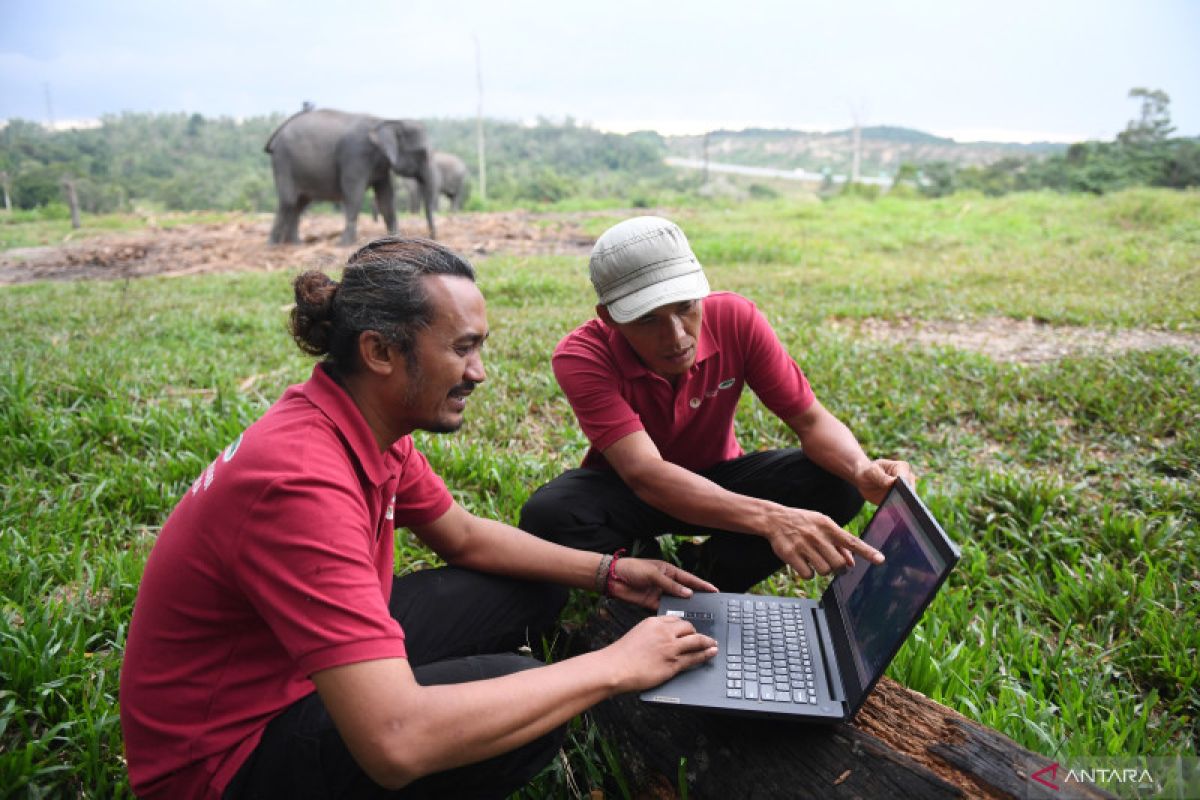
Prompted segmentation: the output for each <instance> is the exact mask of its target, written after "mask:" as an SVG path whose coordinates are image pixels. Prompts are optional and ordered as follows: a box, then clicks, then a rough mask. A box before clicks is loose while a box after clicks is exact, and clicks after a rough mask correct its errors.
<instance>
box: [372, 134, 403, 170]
mask: <svg viewBox="0 0 1200 800" xmlns="http://www.w3.org/2000/svg"><path fill="white" fill-rule="evenodd" d="M367 138H368V139H370V140H371V144H373V145H375V146H376V147H378V148H379V149H380V150H382V151H383V154H384V155H385V156H387V160H388V163H389V164H391V165H392V168H393V169H395V168H397V167H398V166H399V165H400V163H401V162H400V145H399V144H398V143H397V137H396V136H393V135H392V133H391V129H390V126H389V124H388V123H386V122H382V123H380V124H378V125H376V126H375V127H374V128H372V129H371V130H370V132H369V133H368V134H367Z"/></svg>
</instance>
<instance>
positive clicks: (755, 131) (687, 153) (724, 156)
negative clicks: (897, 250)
mask: <svg viewBox="0 0 1200 800" xmlns="http://www.w3.org/2000/svg"><path fill="white" fill-rule="evenodd" d="M704 139H705V137H704V136H702V135H700V136H670V137H665V141H666V144H667V150H668V153H669V155H672V156H676V157H678V158H703V157H704ZM860 142H861V143H860V147H861V155H860V158H861V162H860V167H859V170H860V173H861V174H863V175H886V176H889V177H890V176H892V175H895V173H896V171H897V170H898V169H899V168H900V165H901V164H904V163H910V164H917V165H922V164H931V163H934V162H945V163H949V164H953V165H955V166H960V167H967V166H985V165H988V164H992V163H995V162H997V161H1000V160H1001V159H1006V158H1014V157H1015V158H1020V159H1030V158H1038V157H1043V156H1048V155H1054V154H1058V153H1064V152H1066V149H1067V145H1065V144H1055V143H1052V142H1036V143H1033V144H1012V143H1004V142H957V141H955V140H953V139H947V138H943V137H940V136H934V135H933V134H929V133H925V132H923V131H918V130H913V129H911V128H899V127H893V126H882V125H881V126H874V127H868V128H863V129H861V131H860ZM708 157H709V159H710V160H712V161H720V162H726V163H730V164H744V165H746V166H754V167H774V168H776V169H797V168H799V169H803V170H806V171H808V172H822V171H823V170H828V171H830V172H832V173H834V174H846V173H848V172H849V171H850V167H851V162H852V161H853V158H854V131H853V130H850V129H847V130H841V131H829V132H825V133H818V132H810V131H798V130H788V129H766V128H748V129H746V130H742V131H728V130H718V131H713V132H711V133H710V134H708Z"/></svg>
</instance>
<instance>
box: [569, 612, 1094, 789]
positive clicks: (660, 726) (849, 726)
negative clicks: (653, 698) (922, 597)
mask: <svg viewBox="0 0 1200 800" xmlns="http://www.w3.org/2000/svg"><path fill="white" fill-rule="evenodd" d="M645 613H646V612H644V611H642V610H641V609H637V608H634V607H633V606H630V605H627V604H625V603H620V602H614V601H604V602H603V603H602V604H601V606H600V608H599V610H598V611H597V613H596V614H595V615H593V616H592V617H591V618H589V620H588V621H587V623H586V624H585V625H584V626H583V628H582V629H581V630H580V631H578V632H576V633H575V634H574V635H573V636H572V637H571V639H572V641H571V643H570V645H569V647H570V649H572V650H574V651H583V650H594V649H598V648H600V647H603V646H605V645H607V644H609V643H611V642H612V641H614V640H615V639H617V638H618V637H620V635H621V634H622V633H623V632H625V631H627V630H628V629H629V628H630V627H632V626H633V625H634V624H636V623H637V621H638V620H640V619H641V618H642V617H643V616H645ZM590 714H591V717H592V719H593V721H594V723H595V724H596V725H597V726H598V727H599V730H600V733H601V735H602V736H603V737H604V738H605V740H606V741H607V743H608V744H609V746H610V747H612V748H613V750H614V753H615V754H616V755H617V758H618V759H619V762H620V764H621V769H622V773H623V778H624V780H625V782H626V783H627V786H628V789H629V791H630V793H631V795H632V796H633V797H636V798H673V797H678V796H683V795H684V793H685V792H686V796H687V797H688V798H697V800H704V798H719V800H735V799H740V798H746V799H747V800H753V798H806V797H812V798H897V799H899V798H922V800H941V798H961V797H967V798H1021V800H1026V798H1028V799H1029V800H1038V799H1039V798H1044V800H1057V799H1059V798H1065V797H1074V798H1087V799H1088V800H1091V798H1109V797H1112V795H1110V794H1107V793H1105V792H1103V791H1100V790H1098V789H1094V788H1091V787H1083V786H1079V785H1074V786H1070V787H1066V786H1064V787H1061V788H1060V789H1058V790H1056V789H1052V788H1050V787H1049V786H1047V785H1043V784H1041V783H1039V782H1037V781H1035V780H1033V779H1032V777H1031V776H1033V775H1034V773H1036V772H1038V771H1039V770H1042V769H1044V768H1047V767H1050V766H1051V763H1052V762H1051V761H1050V760H1049V759H1047V758H1046V757H1045V756H1042V755H1039V754H1037V753H1033V752H1031V751H1028V750H1025V749H1024V748H1022V747H1021V746H1020V745H1018V744H1017V743H1016V742H1014V741H1012V740H1011V739H1009V738H1007V737H1006V736H1003V735H1002V734H1000V733H997V732H996V731H993V730H989V729H988V728H985V727H983V726H981V725H979V724H978V723H976V722H973V721H971V720H969V719H967V718H966V717H964V716H962V715H961V714H959V713H957V712H955V711H953V710H951V709H949V708H946V707H944V706H942V705H940V704H938V703H935V702H933V701H932V700H930V699H929V698H927V697H925V696H924V695H922V694H919V693H918V692H914V691H911V690H909V689H906V688H904V687H903V686H901V685H900V684H898V683H896V682H894V681H892V680H890V679H887V678H884V679H883V680H882V681H880V683H879V685H878V686H877V687H876V688H875V690H874V691H873V692H872V693H871V696H870V697H869V698H868V699H867V701H866V703H865V704H864V705H863V707H862V709H861V710H860V711H859V713H858V715H857V717H856V718H855V720H854V721H853V722H852V723H838V724H834V725H814V724H804V723H795V722H781V721H772V720H760V719H752V718H748V717H736V716H729V715H724V714H712V713H703V712H698V711H693V710H689V709H683V708H679V709H675V708H670V707H664V706H658V705H650V704H647V703H643V702H641V701H640V700H638V698H637V697H636V695H623V696H620V697H616V698H613V699H612V700H609V701H606V702H604V703H601V704H600V705H598V706H596V707H595V708H593V709H592V711H591V712H590ZM681 782H683V783H686V784H687V786H686V789H684V788H681V787H680V785H679V784H680V783H681Z"/></svg>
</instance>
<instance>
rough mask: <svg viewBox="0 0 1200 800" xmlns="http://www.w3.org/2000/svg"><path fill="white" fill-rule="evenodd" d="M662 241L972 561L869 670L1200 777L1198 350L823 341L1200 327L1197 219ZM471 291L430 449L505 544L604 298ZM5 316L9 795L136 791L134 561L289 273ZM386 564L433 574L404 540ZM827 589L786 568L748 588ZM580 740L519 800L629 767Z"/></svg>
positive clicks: (1144, 206)
mask: <svg viewBox="0 0 1200 800" xmlns="http://www.w3.org/2000/svg"><path fill="white" fill-rule="evenodd" d="M674 216H675V217H676V218H677V220H678V221H679V222H680V223H681V224H683V226H684V227H685V229H686V230H687V231H688V233H689V235H690V237H691V238H692V241H693V243H694V245H695V248H696V251H697V253H698V255H699V257H700V259H701V260H702V261H703V262H704V263H705V265H706V267H707V269H708V273H709V278H710V280H711V282H712V284H713V285H714V287H717V288H722V289H734V290H737V291H741V292H744V293H745V294H747V295H749V296H751V297H752V298H754V299H755V300H756V301H757V302H758V304H759V305H760V307H762V308H763V309H764V310H765V311H766V312H767V314H768V315H769V317H770V319H771V320H772V322H773V324H774V325H775V327H776V328H777V330H778V331H779V333H780V335H781V337H782V338H783V339H784V341H785V342H786V343H787V345H788V347H789V349H790V350H791V352H793V353H794V354H795V356H796V357H797V359H798V360H799V361H800V363H801V365H802V366H803V367H804V368H805V370H806V372H807V374H808V375H809V377H810V379H811V380H812V382H813V384H814V386H815V388H816V391H817V393H818V396H819V397H820V398H821V399H822V401H823V402H824V403H825V404H826V405H827V406H828V407H829V408H831V409H832V410H833V411H834V412H835V413H836V414H838V415H839V416H840V417H841V418H842V419H844V420H845V421H846V422H847V423H848V424H850V426H851V427H852V428H853V429H854V430H855V431H856V433H857V434H858V435H859V437H860V439H861V440H862V441H863V442H864V444H865V445H866V447H867V449H868V451H869V452H872V453H875V454H880V455H883V454H888V455H893V456H898V457H902V458H905V459H907V460H909V461H911V462H912V463H913V464H914V465H915V467H916V469H917V470H918V472H919V475H920V479H921V480H920V490H921V492H922V495H923V496H924V498H925V499H926V500H927V502H928V503H929V505H930V506H931V507H932V508H933V510H934V512H935V514H936V515H937V516H938V517H939V519H940V520H941V521H942V523H943V526H944V527H945V528H946V530H947V531H948V532H949V533H950V534H951V536H952V537H954V538H955V539H956V540H957V541H958V542H959V543H960V544H961V545H962V548H963V560H962V562H961V564H960V566H959V568H958V569H957V570H956V571H955V572H954V574H953V575H952V576H951V578H950V581H949V584H948V586H947V588H946V589H945V590H944V591H943V592H942V593H941V594H940V595H939V596H938V598H937V599H936V601H935V602H934V605H933V606H932V607H931V609H930V611H929V612H928V614H927V615H926V617H925V619H924V621H923V622H922V623H921V625H920V626H919V627H918V628H917V630H916V632H915V634H914V636H913V637H912V638H911V640H910V641H909V642H908V644H907V645H906V646H905V647H904V649H903V650H902V651H901V653H900V655H899V657H898V658H897V659H896V661H895V662H894V663H893V665H892V667H891V669H890V674H891V675H892V676H893V677H894V678H896V679H897V680H900V681H901V682H903V683H905V684H906V685H908V686H910V687H912V688H914V689H916V690H918V691H921V692H924V693H926V694H928V695H930V696H931V697H933V698H934V699H936V700H938V701H939V702H942V703H945V704H947V705H949V706H951V707H953V708H956V709H958V710H959V711H961V712H962V713H964V714H966V715H967V716H969V717H971V718H973V719H976V720H979V721H980V722H982V723H984V724H986V725H989V726H992V727H994V728H996V729H998V730H1000V731H1001V732H1003V733H1005V734H1006V735H1008V736H1010V737H1012V738H1014V739H1015V740H1017V741H1018V742H1019V743H1021V744H1022V745H1024V746H1026V747H1028V748H1030V749H1033V750H1037V751H1039V752H1041V753H1044V754H1046V755H1048V756H1053V757H1062V756H1070V755H1084V754H1088V755H1104V754H1130V755H1135V754H1136V755H1166V754H1173V753H1188V754H1195V753H1196V745H1195V742H1196V740H1197V737H1198V735H1200V722H1198V720H1200V683H1198V680H1197V676H1198V674H1200V667H1198V663H1200V656H1198V651H1200V626H1198V625H1197V623H1196V620H1197V618H1198V617H1200V600H1198V598H1200V489H1198V487H1200V358H1198V357H1197V356H1195V355H1192V354H1189V353H1186V352H1183V351H1180V350H1171V349H1164V350H1158V351H1153V352H1148V353H1131V354H1124V355H1107V354H1102V353H1099V354H1093V355H1087V356H1080V357H1076V358H1070V359H1064V360H1061V361H1056V362H1050V363H1046V364H1041V365H1037V366H1022V365H1014V364H1001V363H994V362H992V361H990V360H989V359H987V358H986V357H984V356H982V355H978V354H973V353H967V352H960V351H956V350H952V349H949V348H930V349H913V348H912V347H907V348H904V349H897V348H895V347H892V346H889V345H885V344H880V343H877V342H873V341H868V340H863V339H856V338H854V336H853V334H852V333H851V332H850V331H849V330H848V329H847V328H846V327H844V326H839V327H834V326H831V325H828V324H827V323H828V322H830V321H831V320H834V319H840V318H862V317H868V316H877V317H887V318H902V317H915V318H919V319H956V318H959V317H964V318H967V319H970V318H973V317H982V316H995V315H1000V316H1008V317H1013V318H1025V317H1034V318H1037V319H1042V320H1047V321H1050V322H1055V323H1078V324H1087V325H1093V326H1098V327H1104V328H1114V329H1115V328H1123V327H1148V328H1160V329H1171V330H1183V331H1192V332H1195V331H1196V330H1197V326H1198V320H1200V266H1198V265H1200V195H1198V194H1195V193H1190V194H1188V193H1169V192H1156V191H1146V190H1139V191H1134V192H1127V193H1122V194H1115V195H1108V196H1104V197H1099V198H1095V197H1082V196H1080V197H1074V196H1066V197H1063V196H1056V195H1041V194H1033V195H1010V196H1007V197H1004V198H999V199H987V198H982V197H963V196H956V197H950V198H945V199H942V200H937V201H920V200H901V199H883V200H880V201H877V202H874V203H872V202H869V201H865V200H858V199H850V198H839V199H835V200H833V201H831V202H828V203H825V204H815V203H811V202H801V201H799V200H778V201H775V202H771V203H757V204H753V205H745V206H729V207H715V206H714V207H709V208H687V209H681V210H680V211H679V212H678V213H676V214H674ZM616 219H617V218H616V217H613V218H611V219H609V218H606V217H599V218H592V219H588V220H587V221H586V224H587V225H588V226H589V229H590V230H592V232H594V233H598V232H599V231H600V230H603V228H604V227H606V226H607V224H609V223H610V222H613V221H616ZM18 227H19V226H18ZM0 230H6V231H7V230H8V229H7V227H5V226H0ZM5 235H6V236H8V235H9V234H8V233H6V234H5ZM22 236H25V234H24V233H18V234H16V235H15V239H16V240H20V237H22ZM5 241H6V242H7V241H9V240H8V239H6V240H5ZM6 246H8V245H6ZM477 266H478V268H479V272H480V283H481V286H482V288H483V290H484V293H485V295H486V296H487V297H488V298H489V317H490V322H491V325H492V328H493V335H492V338H491V340H490V341H489V344H488V347H487V351H486V359H487V361H486V364H487V368H488V378H489V379H488V382H487V383H486V384H484V386H483V387H482V388H481V390H480V392H478V393H477V394H476V395H475V399H474V400H473V402H472V408H473V409H474V410H473V412H472V413H471V416H470V417H469V420H468V423H467V425H466V426H464V428H463V430H462V431H460V432H459V433H457V434H455V435H453V436H433V435H427V434H421V435H419V436H418V439H419V444H420V446H421V447H422V448H423V449H424V450H425V452H427V453H428V454H429V456H430V459H431V461H432V462H433V463H434V465H435V466H436V468H437V469H438V470H439V471H440V472H441V474H442V475H443V476H444V477H445V478H446V481H447V483H448V484H449V485H450V487H451V488H452V490H453V491H454V493H455V495H456V496H457V497H458V498H459V500H460V501H462V502H463V503H464V504H466V505H467V506H468V507H469V508H471V509H473V510H475V511H477V512H479V513H482V514H487V515H490V516H494V517H497V518H500V519H503V520H506V521H510V522H511V521H513V520H515V519H516V516H517V513H518V510H519V508H520V505H521V503H522V502H523V501H524V500H525V498H526V497H527V496H528V494H529V493H530V492H531V491H532V490H533V489H534V488H535V487H536V486H537V485H538V484H539V483H541V482H543V481H546V480H548V479H550V478H551V477H553V476H554V475H556V474H557V473H558V472H559V471H561V470H562V469H565V468H567V467H570V466H574V465H576V464H577V463H578V461H579V459H580V458H581V456H582V454H583V452H584V449H585V448H586V442H585V440H584V438H583V437H582V435H581V434H580V433H579V432H578V430H577V428H576V426H575V425H574V422H573V418H572V417H571V414H570V409H569V407H568V406H567V404H566V402H565V400H564V399H563V398H562V396H561V393H560V392H559V390H558V389H557V386H556V385H555V383H554V380H553V377H552V375H551V373H550V370H549V363H548V354H549V352H550V350H551V349H552V348H553V346H554V344H555V343H556V342H557V341H558V339H559V338H560V337H561V336H562V335H563V334H564V333H565V332H566V331H567V330H568V329H569V328H570V327H571V326H573V325H574V324H576V323H578V322H579V321H581V320H583V319H585V318H587V317H588V316H589V315H590V314H591V313H592V312H591V308H592V304H593V300H592V297H591V294H590V291H591V290H590V286H589V284H588V281H587V278H586V274H585V269H584V265H583V262H582V259H577V258H563V257H539V258H527V259H516V258H507V257H493V258H489V259H483V260H480V261H479V262H478V263H477ZM0 297H2V302H3V308H4V310H5V313H4V314H3V315H0V337H2V339H3V341H4V342H5V345H6V346H5V348H4V349H3V352H2V354H0V433H2V436H0V469H2V470H3V476H4V477H3V480H2V481H0V796H10V795H13V796H20V795H29V796H42V795H72V796H87V797H112V796H126V795H127V794H128V785H127V781H126V777H125V772H124V766H123V762H122V760H121V736H120V728H119V725H118V723H117V674H118V670H119V669H120V663H121V653H122V648H123V643H124V636H125V630H126V627H127V625H128V620H129V614H130V610H131V608H132V604H133V600H134V596H135V593H136V590H137V584H138V579H139V576H140V574H141V569H142V565H143V562H144V560H145V557H146V554H147V553H148V551H149V548H150V545H151V544H152V542H153V539H154V536H155V534H156V532H157V530H158V527H159V526H160V525H161V523H162V521H163V520H164V518H165V516H166V515H167V514H168V513H169V511H170V510H171V508H172V507H173V505H174V503H175V501H176V499H177V498H178V497H179V496H180V495H181V494H182V492H183V491H184V490H185V488H186V486H187V485H188V484H189V483H190V482H191V480H192V479H193V478H194V477H195V475H196V474H197V473H198V472H199V471H200V470H201V469H202V468H203V466H204V465H205V464H207V462H208V461H209V460H210V458H211V456H212V454H213V453H215V452H216V451H217V450H219V449H221V448H223V447H224V446H225V445H226V444H227V443H228V442H229V441H230V440H232V439H233V438H234V436H236V434H237V433H238V432H239V431H240V430H241V429H242V428H244V427H245V426H246V425H247V424H249V423H250V422H251V421H252V420H254V419H255V418H256V417H257V416H258V415H260V414H261V413H262V412H263V411H264V410H265V409H266V407H267V406H268V405H269V404H270V403H271V402H272V401H273V400H274V399H275V398H276V397H277V396H278V395H279V393H280V392H281V391H282V389H283V388H284V387H285V386H286V385H288V384H289V383H293V382H296V381H300V380H303V379H304V378H305V377H307V375H308V373H309V371H310V369H311V361H310V360H308V359H306V358H304V357H302V356H301V355H300V354H299V352H298V351H297V350H296V349H295V347H294V345H293V344H292V343H291V341H290V339H289V337H288V335H287V333H286V330H285V318H286V310H285V307H286V305H287V303H288V302H289V300H290V289H289V277H288V276H287V275H284V274H280V273H265V274H264V273H254V274H249V273H248V274H243V275H229V276H195V277H187V278H175V279H146V280H140V281H132V282H93V283H76V284H70V283H42V284H27V285H21V286H15V287H8V288H3V289H0ZM738 426H739V432H740V438H741V441H742V443H743V445H744V446H745V447H747V449H755V448H761V447H773V446H777V445H780V444H784V443H786V442H788V441H789V438H788V436H787V434H786V430H785V429H784V428H783V426H782V425H781V424H780V423H779V422H778V420H776V419H774V418H773V417H772V416H771V415H770V414H769V413H768V412H766V411H765V410H764V409H763V408H762V406H761V405H759V404H758V403H757V401H754V400H753V399H752V398H749V397H747V398H745V399H744V401H743V404H742V406H741V407H740V409H739V419H738ZM864 517H865V515H863V516H860V518H859V519H858V520H856V521H855V523H854V525H853V527H854V528H855V529H856V530H857V529H858V528H859V527H860V526H861V525H862V524H863V519H864ZM399 560H400V564H401V569H404V570H408V569H414V568H419V567H420V566H422V565H424V564H426V563H431V562H432V561H433V560H434V559H433V557H432V555H431V554H430V553H428V552H427V551H425V550H423V549H422V548H421V547H420V546H419V545H417V544H415V543H413V542H410V541H407V540H405V539H404V538H403V537H402V540H401V543H400V546H399ZM820 585H821V582H820V581H814V582H812V583H811V584H803V583H800V582H797V581H795V580H793V579H792V578H790V577H789V576H788V575H786V574H781V575H779V576H776V577H775V578H773V579H772V580H770V581H769V582H767V583H766V584H764V586H763V587H762V588H763V589H764V590H766V591H774V592H784V593H792V592H797V591H801V592H813V591H818V590H819V589H820ZM585 607H586V606H585ZM570 741H571V746H570V748H569V751H570V752H569V753H568V756H569V758H568V759H567V761H565V762H556V765H555V766H554V767H553V768H552V769H550V770H548V772H547V773H546V774H544V775H543V776H542V778H541V779H540V780H541V783H539V784H538V787H535V789H534V790H533V791H534V793H536V792H539V791H540V792H544V793H546V794H555V795H566V796H571V795H572V793H573V791H574V790H573V789H571V787H572V786H575V785H578V786H580V787H581V788H580V790H579V791H582V792H584V793H586V789H587V787H588V786H595V785H598V783H599V782H600V781H602V780H603V779H604V776H605V775H614V773H615V772H616V771H617V770H616V768H615V766H614V765H615V764H616V762H615V761H614V760H613V757H612V754H611V753H610V754H608V755H607V756H606V755H605V754H604V747H603V742H602V741H601V742H600V743H599V744H598V743H597V739H596V736H595V732H594V731H593V730H592V728H591V727H590V726H589V725H587V724H586V722H579V721H577V722H576V723H575V725H574V726H573V729H572V736H571V740H570ZM589 754H590V755H589ZM618 777H619V776H618ZM613 780H614V781H615V782H619V781H618V778H617V777H615V778H614V779H613ZM530 796H533V795H530Z"/></svg>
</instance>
